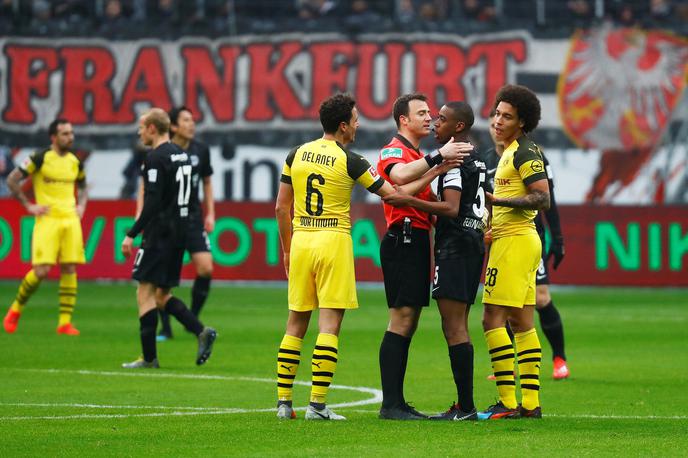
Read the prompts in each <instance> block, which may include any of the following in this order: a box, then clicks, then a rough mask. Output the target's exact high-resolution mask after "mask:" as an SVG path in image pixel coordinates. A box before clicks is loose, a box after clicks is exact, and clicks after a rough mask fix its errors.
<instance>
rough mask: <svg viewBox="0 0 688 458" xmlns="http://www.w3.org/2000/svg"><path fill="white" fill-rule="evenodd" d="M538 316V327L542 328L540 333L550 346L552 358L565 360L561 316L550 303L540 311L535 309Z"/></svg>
mask: <svg viewBox="0 0 688 458" xmlns="http://www.w3.org/2000/svg"><path fill="white" fill-rule="evenodd" d="M537 311H538V314H539V315H540V326H541V327H542V332H543V333H544V334H545V337H547V340H548V341H549V344H550V345H551V346H552V358H556V357H557V356H558V357H560V358H562V359H564V360H565V359H566V354H565V353H564V326H563V324H562V323H561V316H560V315H559V311H558V310H557V308H556V307H555V306H554V304H553V303H552V301H549V303H548V304H547V305H545V306H544V307H543V308H541V309H537Z"/></svg>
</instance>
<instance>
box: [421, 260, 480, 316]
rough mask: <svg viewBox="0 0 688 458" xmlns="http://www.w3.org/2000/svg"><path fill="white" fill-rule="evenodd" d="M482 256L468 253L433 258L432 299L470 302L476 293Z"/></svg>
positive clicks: (473, 299)
mask: <svg viewBox="0 0 688 458" xmlns="http://www.w3.org/2000/svg"><path fill="white" fill-rule="evenodd" d="M483 259H484V256H483V255H480V254H470V255H467V256H459V257H456V258H450V259H437V258H436V259H435V278H434V280H433V284H432V298H433V299H452V300H455V301H459V302H463V303H465V304H468V305H470V304H472V303H473V302H475V295H476V294H477V293H478V285H480V276H481V275H482V271H483Z"/></svg>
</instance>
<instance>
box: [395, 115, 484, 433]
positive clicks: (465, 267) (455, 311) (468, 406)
mask: <svg viewBox="0 0 688 458" xmlns="http://www.w3.org/2000/svg"><path fill="white" fill-rule="evenodd" d="M473 121H474V115H473V110H472V109H471V107H470V105H468V104H467V103H465V102H448V103H447V104H446V105H444V106H443V107H442V109H441V110H440V113H439V116H438V118H437V120H436V121H435V124H434V126H435V138H436V139H437V141H438V142H439V143H442V144H444V143H445V142H447V141H448V140H450V139H451V138H452V137H453V138H454V141H456V142H467V141H468V140H467V136H468V133H469V131H470V129H471V126H472V125H473ZM486 172H487V170H486V168H485V163H484V162H483V161H482V159H481V158H479V156H478V155H477V152H476V151H475V150H474V151H473V152H472V153H471V155H470V156H469V157H468V158H467V159H465V160H464V163H463V165H461V167H458V168H453V169H451V170H449V171H447V172H446V173H444V174H442V175H441V176H440V177H439V183H438V186H437V195H438V198H439V201H438V202H427V201H424V200H421V199H418V198H415V197H412V196H409V195H396V194H395V195H392V196H389V197H386V198H384V200H385V202H387V203H389V204H392V205H395V206H401V205H410V206H412V207H414V208H417V209H419V210H422V211H425V212H428V213H434V214H436V215H438V218H437V224H436V228H435V278H434V281H433V288H432V297H433V298H434V299H435V300H437V306H438V308H439V311H440V315H441V317H442V330H443V332H444V337H445V339H446V341H447V346H448V347H449V361H450V363H451V369H452V373H453V376H454V382H455V383H456V390H457V395H458V402H456V403H452V406H451V407H450V408H449V410H447V411H446V412H444V413H442V414H439V415H435V416H433V417H430V419H434V420H476V419H477V412H476V409H475V405H474V403H473V345H472V344H471V340H470V336H469V334H468V313H469V310H470V306H471V304H472V303H473V302H474V301H475V296H476V293H477V291H478V285H479V284H480V276H481V273H482V266H483V259H484V256H485V245H484V243H483V230H484V228H485V224H486V221H487V212H488V210H487V208H486V206H485V204H486V201H485V192H486V182H485V178H486Z"/></svg>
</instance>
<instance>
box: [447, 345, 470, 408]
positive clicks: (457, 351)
mask: <svg viewBox="0 0 688 458" xmlns="http://www.w3.org/2000/svg"><path fill="white" fill-rule="evenodd" d="M449 361H450V363H451V369H452V374H453V375H454V383H456V393H457V396H458V400H459V406H461V410H463V411H464V412H470V411H471V410H473V409H474V408H475V405H474V404H473V344H471V343H470V342H464V343H460V344H457V345H452V346H451V347H449Z"/></svg>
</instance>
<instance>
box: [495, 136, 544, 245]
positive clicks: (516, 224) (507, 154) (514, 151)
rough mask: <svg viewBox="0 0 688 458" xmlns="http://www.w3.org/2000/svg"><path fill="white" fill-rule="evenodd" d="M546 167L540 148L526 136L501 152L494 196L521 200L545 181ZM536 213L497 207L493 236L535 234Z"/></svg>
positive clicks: (522, 209)
mask: <svg viewBox="0 0 688 458" xmlns="http://www.w3.org/2000/svg"><path fill="white" fill-rule="evenodd" d="M546 179H547V174H546V172H545V165H544V162H543V157H542V152H541V151H540V147H539V146H538V145H537V144H535V142H533V141H532V140H530V139H529V138H528V137H526V136H522V137H520V138H518V139H517V140H514V141H513V142H512V143H511V144H510V145H509V146H508V147H507V148H506V149H505V150H504V153H502V157H501V159H500V160H499V164H498V165H497V172H496V173H495V180H494V183H495V184H494V187H495V189H494V195H495V197H498V198H510V197H522V196H525V195H526V194H528V191H527V188H526V187H527V186H528V185H529V184H531V183H534V182H536V181H538V180H546ZM536 215H537V210H527V209H524V208H510V207H502V206H494V207H493V208H492V237H494V238H498V237H507V236H511V235H525V234H530V233H531V232H535V223H534V222H533V220H534V219H535V216H536Z"/></svg>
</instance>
